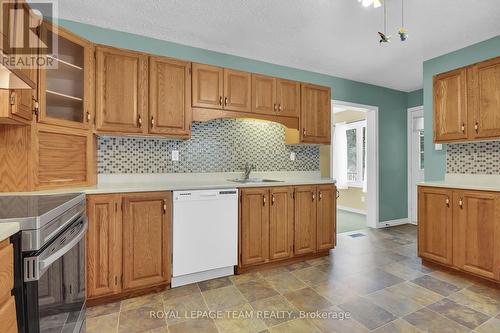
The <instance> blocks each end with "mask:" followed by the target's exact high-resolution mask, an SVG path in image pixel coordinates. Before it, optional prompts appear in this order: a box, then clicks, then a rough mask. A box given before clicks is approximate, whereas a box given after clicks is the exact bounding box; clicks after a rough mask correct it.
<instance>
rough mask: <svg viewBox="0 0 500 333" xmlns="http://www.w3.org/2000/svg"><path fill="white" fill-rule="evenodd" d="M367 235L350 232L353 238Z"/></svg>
mask: <svg viewBox="0 0 500 333" xmlns="http://www.w3.org/2000/svg"><path fill="white" fill-rule="evenodd" d="M365 236H366V235H365V234H362V233H357V234H350V235H349V237H352V238H358V237H365Z"/></svg>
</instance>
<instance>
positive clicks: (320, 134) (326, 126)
mask: <svg viewBox="0 0 500 333" xmlns="http://www.w3.org/2000/svg"><path fill="white" fill-rule="evenodd" d="M301 90H302V91H301V96H302V97H301V98H302V105H301V115H300V124H301V125H300V127H301V131H300V141H301V142H304V143H325V144H329V143H330V141H331V138H330V132H331V130H330V127H331V123H330V118H331V97H330V96H331V93H330V88H327V87H322V86H317V85H313V84H306V83H303V84H302V88H301Z"/></svg>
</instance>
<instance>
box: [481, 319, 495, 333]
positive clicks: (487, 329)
mask: <svg viewBox="0 0 500 333" xmlns="http://www.w3.org/2000/svg"><path fill="white" fill-rule="evenodd" d="M475 331H476V332H477V333H500V319H498V318H491V319H490V320H488V321H487V322H485V323H484V324H482V325H481V326H479V327H478V328H476V329H475Z"/></svg>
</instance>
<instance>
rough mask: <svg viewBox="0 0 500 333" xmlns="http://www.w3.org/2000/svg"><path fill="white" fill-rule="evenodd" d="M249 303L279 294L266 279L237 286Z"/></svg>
mask: <svg viewBox="0 0 500 333" xmlns="http://www.w3.org/2000/svg"><path fill="white" fill-rule="evenodd" d="M236 287H237V288H238V289H239V291H240V292H241V293H242V294H243V296H245V298H246V299H247V300H248V302H253V301H256V300H259V299H265V298H269V297H272V296H275V295H278V292H277V291H276V290H275V289H273V287H272V286H271V285H270V284H269V282H267V281H266V280H264V279H259V280H252V281H249V282H245V283H240V284H238V285H237V286H236Z"/></svg>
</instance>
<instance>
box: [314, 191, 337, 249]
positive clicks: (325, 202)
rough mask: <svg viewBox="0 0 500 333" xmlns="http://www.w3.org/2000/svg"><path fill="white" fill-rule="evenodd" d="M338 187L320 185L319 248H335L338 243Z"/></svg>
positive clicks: (318, 210) (318, 212)
mask: <svg viewBox="0 0 500 333" xmlns="http://www.w3.org/2000/svg"><path fill="white" fill-rule="evenodd" d="M336 196H337V188H336V187H335V185H318V203H317V225H316V229H317V230H316V231H317V233H316V234H317V248H318V251H322V250H329V249H333V248H334V247H335V245H336V236H337V231H336V218H337V217H336V215H337V204H336V202H337V200H336V199H337V198H336Z"/></svg>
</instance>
